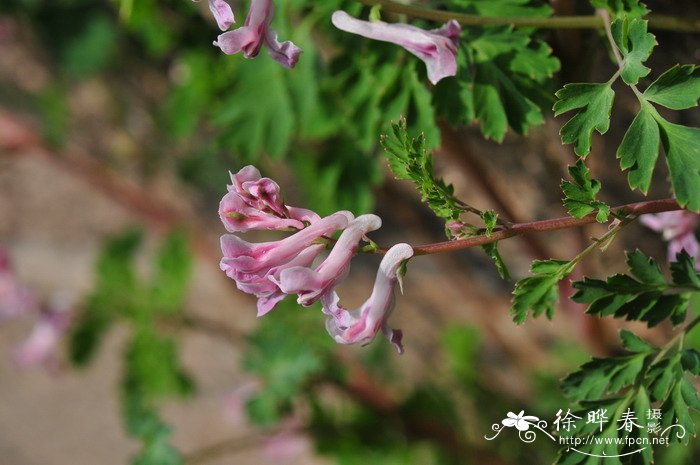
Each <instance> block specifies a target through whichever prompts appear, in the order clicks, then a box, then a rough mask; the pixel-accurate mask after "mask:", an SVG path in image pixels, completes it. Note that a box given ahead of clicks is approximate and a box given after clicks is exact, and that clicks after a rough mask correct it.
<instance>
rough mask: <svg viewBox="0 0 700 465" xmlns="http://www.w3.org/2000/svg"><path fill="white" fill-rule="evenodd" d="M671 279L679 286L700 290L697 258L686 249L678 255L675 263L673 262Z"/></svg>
mask: <svg viewBox="0 0 700 465" xmlns="http://www.w3.org/2000/svg"><path fill="white" fill-rule="evenodd" d="M671 277H672V278H673V283H674V284H676V285H678V286H683V287H689V288H694V289H697V290H700V273H698V272H697V271H696V266H695V258H694V257H691V256H690V255H689V254H688V252H687V251H686V250H685V249H683V250H681V251H680V252H679V253H678V254H677V255H676V261H675V262H671Z"/></svg>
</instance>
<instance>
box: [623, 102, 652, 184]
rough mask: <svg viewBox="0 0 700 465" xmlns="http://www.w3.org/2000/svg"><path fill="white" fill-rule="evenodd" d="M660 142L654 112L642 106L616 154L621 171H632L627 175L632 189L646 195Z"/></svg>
mask: <svg viewBox="0 0 700 465" xmlns="http://www.w3.org/2000/svg"><path fill="white" fill-rule="evenodd" d="M660 142H661V136H660V133H659V127H658V124H657V123H656V120H655V119H654V115H653V110H652V109H651V108H649V107H648V106H646V105H642V108H641V110H640V111H639V113H638V114H637V116H636V117H635V118H634V121H632V125H631V126H630V127H629V129H628V130H627V132H626V133H625V137H624V138H623V139H622V144H620V147H619V148H618V149H617V154H616V156H617V158H619V159H620V169H622V170H630V171H629V173H628V174H627V182H628V183H629V186H630V188H632V189H639V190H640V191H641V192H642V193H644V194H646V193H647V192H648V191H649V186H650V185H651V177H652V174H653V173H654V166H655V164H656V159H657V158H658V156H659V144H660Z"/></svg>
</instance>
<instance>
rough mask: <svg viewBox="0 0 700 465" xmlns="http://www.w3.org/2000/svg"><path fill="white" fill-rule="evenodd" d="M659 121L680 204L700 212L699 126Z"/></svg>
mask: <svg viewBox="0 0 700 465" xmlns="http://www.w3.org/2000/svg"><path fill="white" fill-rule="evenodd" d="M657 121H658V122H659V127H660V129H661V143H662V145H663V147H664V152H665V153H666V164H667V165H668V170H669V172H670V174H671V185H672V186H673V193H674V194H675V196H676V199H677V200H678V204H679V205H680V206H682V207H686V208H688V209H689V210H691V211H694V212H700V129H698V128H689V127H686V126H681V125H679V124H674V123H669V122H668V121H666V120H664V119H657Z"/></svg>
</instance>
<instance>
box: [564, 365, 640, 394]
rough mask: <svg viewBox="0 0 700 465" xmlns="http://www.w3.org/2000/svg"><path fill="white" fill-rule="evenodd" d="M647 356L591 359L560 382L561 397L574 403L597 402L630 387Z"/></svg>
mask: <svg viewBox="0 0 700 465" xmlns="http://www.w3.org/2000/svg"><path fill="white" fill-rule="evenodd" d="M646 357H648V354H646V353H642V354H634V355H629V356H625V357H614V358H594V359H592V360H591V361H589V362H586V363H585V364H583V365H582V366H581V367H580V368H579V370H578V371H575V372H573V373H571V374H570V375H568V376H567V377H566V378H564V379H563V380H562V382H561V388H562V391H564V395H565V396H566V397H568V398H569V399H571V400H573V401H575V402H581V401H586V400H598V399H601V398H602V397H604V396H605V395H607V394H615V393H617V392H618V391H619V390H620V389H622V388H624V387H627V386H631V385H632V384H634V382H635V380H636V378H637V375H639V374H640V373H641V371H642V369H643V368H644V360H645V358H646Z"/></svg>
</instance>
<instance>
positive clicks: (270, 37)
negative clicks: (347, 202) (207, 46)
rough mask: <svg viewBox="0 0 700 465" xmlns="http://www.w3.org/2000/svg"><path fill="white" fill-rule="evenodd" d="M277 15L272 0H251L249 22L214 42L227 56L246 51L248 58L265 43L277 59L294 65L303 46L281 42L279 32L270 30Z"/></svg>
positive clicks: (291, 65) (289, 66) (253, 55)
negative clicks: (273, 18) (278, 37)
mask: <svg viewBox="0 0 700 465" xmlns="http://www.w3.org/2000/svg"><path fill="white" fill-rule="evenodd" d="M273 15H274V5H273V4H272V0H251V4H250V9H249V10H248V16H247V17H246V20H245V24H244V25H243V26H242V27H239V28H238V29H234V30H232V31H228V32H224V33H223V34H221V35H219V37H218V38H217V40H216V42H214V45H216V46H217V47H219V48H220V49H221V51H223V52H224V53H225V54H227V55H233V54H236V53H238V52H241V51H242V52H243V56H244V57H246V58H253V57H256V56H257V55H258V53H260V49H261V48H262V46H263V45H265V46H266V47H267V49H268V52H269V54H270V56H271V57H272V58H273V59H274V60H275V61H277V62H278V63H280V64H281V65H283V66H286V67H287V68H294V66H295V65H296V63H297V61H298V60H299V55H300V54H301V49H300V48H299V47H297V46H296V45H294V44H293V43H292V42H289V41H286V42H282V43H280V42H279V41H278V40H277V33H276V32H274V31H273V30H271V29H270V23H271V22H272V17H273Z"/></svg>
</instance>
